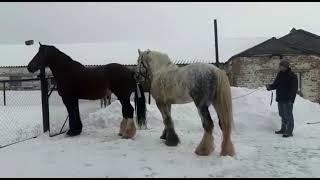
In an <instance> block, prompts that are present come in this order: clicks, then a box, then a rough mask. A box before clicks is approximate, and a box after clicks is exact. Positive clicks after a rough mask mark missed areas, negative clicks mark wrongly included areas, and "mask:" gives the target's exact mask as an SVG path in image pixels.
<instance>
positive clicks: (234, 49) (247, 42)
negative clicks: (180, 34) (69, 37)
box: [0, 37, 267, 66]
mask: <svg viewBox="0 0 320 180" xmlns="http://www.w3.org/2000/svg"><path fill="white" fill-rule="evenodd" d="M266 39H267V38H263V37H261V38H223V39H220V40H219V59H220V62H225V61H227V60H228V59H229V58H231V56H233V55H236V54H238V53H240V52H242V51H244V50H246V49H248V48H251V47H253V46H255V45H257V44H259V43H261V42H263V41H265V40H266ZM42 43H43V44H49V45H54V46H56V47H57V48H58V49H59V50H61V51H62V52H64V53H66V54H67V55H69V56H70V57H71V58H72V59H74V60H76V61H78V62H80V63H82V64H85V65H101V64H108V63H113V62H114V63H120V64H127V65H128V64H136V61H137V58H138V48H140V49H141V50H146V49H151V50H158V51H162V52H165V53H167V54H168V55H169V57H170V58H171V59H172V61H176V60H184V61H194V60H195V61H197V62H215V52H214V43H213V42H211V40H210V39H208V40H199V39H179V40H166V41H164V40H163V41H123V42H122V41H119V42H118V41H117V42H103V43H74V44H52V43H45V42H42ZM181 44H183V45H181ZM38 48H39V44H38V43H37V42H36V41H35V44H34V45H31V46H26V45H19V44H15V45H7V44H1V45H0V54H1V56H2V59H3V60H1V61H0V66H26V65H27V64H28V63H29V61H30V60H31V59H32V58H33V56H34V55H35V54H36V53H37V51H38Z"/></svg>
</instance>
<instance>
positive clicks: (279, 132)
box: [275, 123, 286, 134]
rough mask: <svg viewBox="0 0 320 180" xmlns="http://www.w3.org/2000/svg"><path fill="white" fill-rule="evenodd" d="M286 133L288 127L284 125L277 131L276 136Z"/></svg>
mask: <svg viewBox="0 0 320 180" xmlns="http://www.w3.org/2000/svg"><path fill="white" fill-rule="evenodd" d="M285 132H286V125H285V124H284V123H282V124H281V129H280V130H279V131H276V132H275V133H276V134H284V133H285Z"/></svg>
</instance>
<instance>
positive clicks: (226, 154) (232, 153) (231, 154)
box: [220, 152, 235, 157]
mask: <svg viewBox="0 0 320 180" xmlns="http://www.w3.org/2000/svg"><path fill="white" fill-rule="evenodd" d="M234 155H235V152H221V153H220V156H231V157H233V156H234Z"/></svg>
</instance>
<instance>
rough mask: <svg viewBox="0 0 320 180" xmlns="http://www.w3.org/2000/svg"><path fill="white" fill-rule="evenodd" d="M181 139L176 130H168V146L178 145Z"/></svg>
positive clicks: (166, 142)
mask: <svg viewBox="0 0 320 180" xmlns="http://www.w3.org/2000/svg"><path fill="white" fill-rule="evenodd" d="M179 142H180V140H179V137H178V136H177V134H176V133H175V132H174V131H170V130H167V132H166V141H165V144H166V145H167V146H177V145H178V144H179Z"/></svg>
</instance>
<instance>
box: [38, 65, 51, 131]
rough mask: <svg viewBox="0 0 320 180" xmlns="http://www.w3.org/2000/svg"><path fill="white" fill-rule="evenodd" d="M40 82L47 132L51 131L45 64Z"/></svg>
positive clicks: (41, 71) (44, 127)
mask: <svg viewBox="0 0 320 180" xmlns="http://www.w3.org/2000/svg"><path fill="white" fill-rule="evenodd" d="M40 80H41V99H42V118H43V132H47V131H49V130H50V125H49V101H48V81H47V79H46V69H45V65H44V64H42V65H41V68H40Z"/></svg>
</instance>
